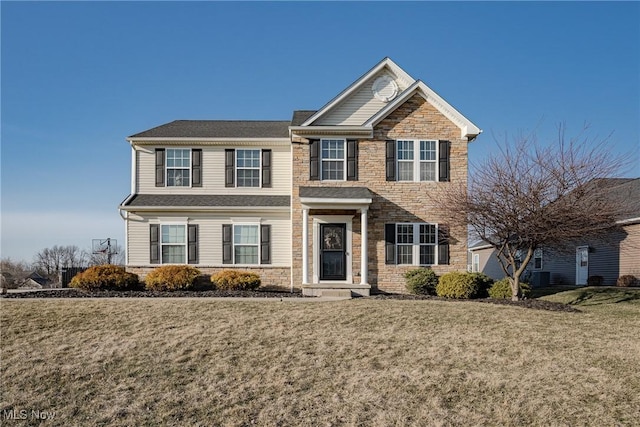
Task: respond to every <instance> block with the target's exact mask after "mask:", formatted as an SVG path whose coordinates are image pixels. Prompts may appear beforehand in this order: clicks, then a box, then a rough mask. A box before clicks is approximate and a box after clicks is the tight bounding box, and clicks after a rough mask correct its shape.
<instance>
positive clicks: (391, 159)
mask: <svg viewBox="0 0 640 427" xmlns="http://www.w3.org/2000/svg"><path fill="white" fill-rule="evenodd" d="M386 163H387V181H395V180H396V142H395V141H394V140H392V139H388V140H387V143H386Z"/></svg>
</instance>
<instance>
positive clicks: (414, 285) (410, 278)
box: [403, 268, 438, 295]
mask: <svg viewBox="0 0 640 427" xmlns="http://www.w3.org/2000/svg"><path fill="white" fill-rule="evenodd" d="M403 276H404V278H405V279H406V287H407V291H409V292H410V293H412V294H418V295H435V294H436V286H437V285H438V276H437V275H436V273H434V272H433V270H432V269H430V268H416V269H414V270H409V271H407V272H406V273H404V274H403Z"/></svg>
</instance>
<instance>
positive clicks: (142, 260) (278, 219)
mask: <svg viewBox="0 0 640 427" xmlns="http://www.w3.org/2000/svg"><path fill="white" fill-rule="evenodd" d="M230 217H231V218H232V219H233V221H235V222H242V221H243V220H244V218H246V219H247V222H252V221H253V220H255V219H256V218H260V219H261V222H260V223H261V224H265V225H271V264H269V265H267V266H266V267H270V266H271V267H290V266H291V256H290V252H291V221H290V219H289V213H288V212H286V213H277V214H276V213H259V212H253V213H234V214H231V215H229V214H226V215H225V214H221V213H193V212H189V213H174V214H169V213H149V214H145V216H144V217H141V216H138V215H136V214H132V215H131V218H130V220H129V227H128V231H129V235H128V236H127V238H128V239H129V253H130V257H129V263H128V265H129V266H130V267H135V266H147V265H150V264H149V253H150V248H149V246H150V237H149V224H158V223H161V221H164V222H171V218H179V219H184V218H188V223H189V224H198V250H199V261H200V262H199V264H198V265H201V266H211V267H218V266H219V267H223V266H227V267H231V265H230V264H222V224H232V223H234V222H232V219H231V218H230Z"/></svg>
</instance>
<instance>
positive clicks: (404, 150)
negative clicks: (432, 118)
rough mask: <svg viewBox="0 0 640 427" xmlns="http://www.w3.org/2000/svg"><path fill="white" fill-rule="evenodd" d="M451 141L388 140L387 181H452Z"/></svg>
mask: <svg viewBox="0 0 640 427" xmlns="http://www.w3.org/2000/svg"><path fill="white" fill-rule="evenodd" d="M449 151H450V142H449V141H436V140H430V139H422V140H420V139H399V140H397V141H396V140H388V141H387V142H386V179H387V181H411V182H420V181H441V182H442V181H449V179H450V176H449V175H450V171H449V169H450V165H449Z"/></svg>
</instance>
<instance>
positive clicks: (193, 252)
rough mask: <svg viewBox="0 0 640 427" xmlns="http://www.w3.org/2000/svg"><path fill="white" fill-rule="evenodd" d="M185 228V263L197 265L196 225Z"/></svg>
mask: <svg viewBox="0 0 640 427" xmlns="http://www.w3.org/2000/svg"><path fill="white" fill-rule="evenodd" d="M187 227H188V229H189V232H188V233H187V236H188V243H189V247H188V251H187V252H188V256H187V258H188V259H187V262H188V263H189V264H198V225H197V224H189V225H188V226H187Z"/></svg>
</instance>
